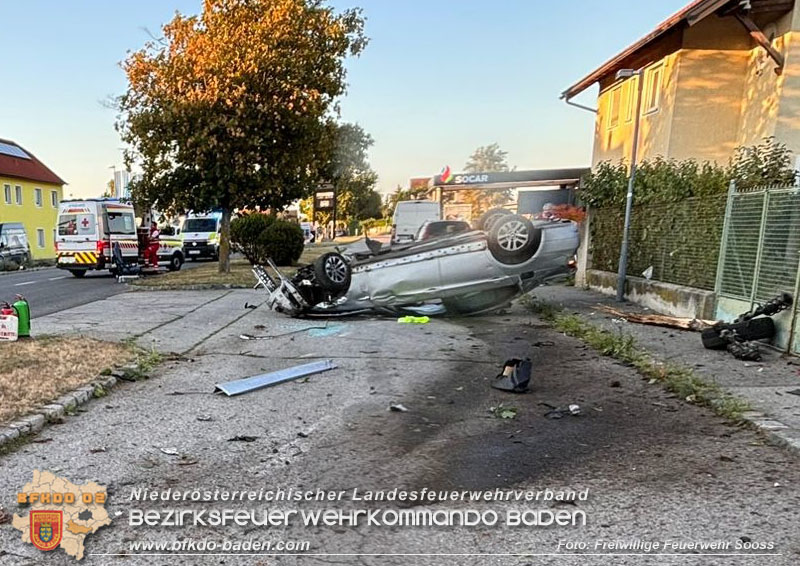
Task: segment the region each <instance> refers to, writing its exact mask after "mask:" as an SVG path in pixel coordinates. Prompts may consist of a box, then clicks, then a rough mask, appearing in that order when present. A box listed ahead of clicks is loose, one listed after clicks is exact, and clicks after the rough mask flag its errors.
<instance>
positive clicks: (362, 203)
mask: <svg viewBox="0 0 800 566" xmlns="http://www.w3.org/2000/svg"><path fill="white" fill-rule="evenodd" d="M330 135H331V139H332V150H331V151H330V154H331V156H332V158H331V160H330V161H329V162H328V163H327V165H326V167H325V170H324V174H325V176H326V178H327V179H328V180H329V181H330V182H331V183H332V184H333V186H334V187H335V188H336V196H337V210H338V212H339V218H341V219H342V220H366V219H367V218H375V217H379V214H380V213H379V212H378V216H375V215H374V213H375V211H374V210H373V209H371V208H370V206H369V204H370V202H371V201H373V202H374V199H375V197H374V196H373V195H372V193H375V194H376V195H377V193H376V192H375V190H374V187H375V183H377V181H378V175H377V174H376V173H375V172H374V171H373V170H372V168H371V167H370V165H369V161H368V156H367V152H368V150H369V148H370V147H371V146H372V144H373V143H374V141H373V139H372V136H370V135H369V134H368V133H366V132H365V131H364V130H363V128H361V126H359V125H357V124H347V123H345V124H335V125H332V126H331V131H330ZM378 199H380V196H378Z"/></svg>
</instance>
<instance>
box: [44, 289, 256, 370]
mask: <svg viewBox="0 0 800 566" xmlns="http://www.w3.org/2000/svg"><path fill="white" fill-rule="evenodd" d="M264 300H266V294H265V293H263V292H258V291H253V290H248V289H232V290H215V291H178V292H175V291H142V292H137V293H126V294H125V296H124V297H113V298H109V299H105V300H102V301H95V302H92V303H88V304H85V305H82V306H80V307H76V308H73V309H69V310H66V311H61V312H58V313H54V314H51V315H48V316H44V317H41V318H38V319H36V320H35V321H34V324H33V329H32V330H33V333H34V335H43V334H82V335H86V336H92V337H95V338H100V339H103V340H126V339H134V340H136V343H137V344H138V345H139V346H141V347H143V348H148V349H149V348H155V349H156V350H159V351H161V352H175V353H178V354H185V353H187V352H189V351H191V350H192V349H193V348H195V347H197V346H199V345H200V344H202V343H203V342H205V341H206V340H208V339H209V338H211V337H212V336H214V335H215V334H217V333H218V332H220V331H221V330H222V329H224V328H227V327H228V326H230V325H231V324H233V323H235V322H236V321H238V320H239V319H241V318H243V317H245V316H247V315H248V314H249V313H251V312H253V311H252V310H251V309H248V308H245V304H248V305H253V306H259V305H260V304H261V303H263V302H264Z"/></svg>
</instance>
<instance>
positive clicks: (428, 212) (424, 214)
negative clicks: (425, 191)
mask: <svg viewBox="0 0 800 566" xmlns="http://www.w3.org/2000/svg"><path fill="white" fill-rule="evenodd" d="M428 220H440V218H439V203H438V202H434V201H431V200H404V201H401V202H398V203H397V206H395V208H394V218H393V219H392V243H393V244H399V243H401V242H412V241H414V237H415V236H416V234H417V231H418V230H419V228H420V226H422V225H423V224H424V223H425V222H427V221H428Z"/></svg>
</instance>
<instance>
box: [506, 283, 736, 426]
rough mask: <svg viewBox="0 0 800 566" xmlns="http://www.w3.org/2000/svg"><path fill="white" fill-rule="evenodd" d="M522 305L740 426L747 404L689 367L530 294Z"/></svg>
mask: <svg viewBox="0 0 800 566" xmlns="http://www.w3.org/2000/svg"><path fill="white" fill-rule="evenodd" d="M522 304H523V305H524V306H525V308H526V309H528V311H530V312H531V313H533V314H535V315H536V316H538V317H539V318H541V319H542V320H543V321H545V322H547V323H548V324H550V325H551V326H552V327H553V328H555V329H556V330H558V331H559V332H563V333H564V334H566V335H568V336H572V337H574V338H578V339H579V340H582V341H583V342H585V343H586V344H587V345H589V346H590V347H591V348H592V349H594V350H596V351H597V352H598V353H600V354H602V355H603V356H608V357H610V358H614V359H615V360H618V361H620V362H623V363H625V364H627V365H629V366H631V367H633V368H635V369H636V370H637V371H638V372H639V373H640V374H641V375H643V376H644V377H646V378H648V379H650V380H651V381H653V382H659V383H661V384H663V386H664V387H665V388H666V389H667V390H668V391H670V392H672V393H674V394H675V395H677V396H679V397H681V398H682V399H685V400H686V401H688V402H690V403H696V404H698V405H701V406H704V407H708V408H710V409H711V410H712V411H714V413H716V414H717V415H719V416H720V417H722V418H724V419H727V420H729V421H732V422H736V423H741V422H742V421H743V416H742V415H743V414H744V413H745V412H746V411H748V410H750V406H749V405H748V404H747V402H746V401H744V400H742V399H739V398H737V397H734V396H732V395H731V394H729V393H727V392H725V391H724V390H723V389H722V388H721V387H719V386H718V385H716V384H714V383H709V382H707V381H705V380H704V379H702V378H701V377H700V376H699V375H698V374H697V373H695V372H694V370H692V369H691V368H688V367H686V366H682V365H680V364H674V363H671V362H661V361H659V360H657V359H655V358H654V357H653V355H652V354H650V353H649V352H648V351H647V350H646V349H645V348H644V347H642V346H641V345H640V344H639V343H638V342H637V341H636V339H635V338H634V337H633V336H631V335H630V334H626V333H624V332H622V331H621V330H620V331H618V332H611V331H609V330H605V329H603V328H600V327H598V326H596V325H594V324H592V323H591V322H589V321H587V320H586V319H584V318H583V317H581V316H578V315H575V314H567V313H564V312H563V310H562V309H561V308H560V307H558V306H556V305H553V304H551V303H548V302H545V301H541V300H539V299H536V298H534V297H531V296H530V295H527V296H525V297H524V298H523V301H522Z"/></svg>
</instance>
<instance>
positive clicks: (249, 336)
mask: <svg viewBox="0 0 800 566" xmlns="http://www.w3.org/2000/svg"><path fill="white" fill-rule="evenodd" d="M258 326H261V325H258ZM261 328H264V327H263V326H261ZM327 328H328V325H327V324H326V325H325V326H307V327H306V328H300V329H299V330H292V331H291V332H284V333H282V334H264V335H261V336H254V335H252V334H239V338H241V339H242V340H270V339H272V338H282V337H283V336H291V335H293V334H300V333H301V332H307V331H309V330H325V329H327Z"/></svg>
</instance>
